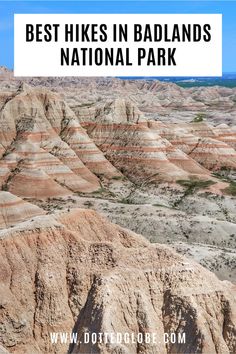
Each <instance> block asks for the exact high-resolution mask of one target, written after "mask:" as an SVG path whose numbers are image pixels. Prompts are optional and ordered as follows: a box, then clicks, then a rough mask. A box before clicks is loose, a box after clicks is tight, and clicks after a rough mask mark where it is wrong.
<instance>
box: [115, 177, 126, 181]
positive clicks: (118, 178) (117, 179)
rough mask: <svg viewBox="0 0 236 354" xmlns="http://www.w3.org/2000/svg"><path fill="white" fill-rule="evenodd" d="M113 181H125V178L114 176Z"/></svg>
mask: <svg viewBox="0 0 236 354" xmlns="http://www.w3.org/2000/svg"><path fill="white" fill-rule="evenodd" d="M112 179H114V180H115V181H122V180H124V179H125V177H124V176H113V177H112Z"/></svg>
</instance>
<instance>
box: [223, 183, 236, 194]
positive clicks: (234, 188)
mask: <svg viewBox="0 0 236 354" xmlns="http://www.w3.org/2000/svg"><path fill="white" fill-rule="evenodd" d="M224 192H226V193H227V194H230V195H233V196H236V182H234V181H232V182H230V184H229V186H228V187H227V188H225V189H224Z"/></svg>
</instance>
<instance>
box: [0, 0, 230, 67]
mask: <svg viewBox="0 0 236 354" xmlns="http://www.w3.org/2000/svg"><path fill="white" fill-rule="evenodd" d="M14 13H196V14H197V13H222V14H223V72H236V21H235V15H236V1H235V2H234V1H220V0H216V1H214V0H212V1H205V0H202V1H195V0H189V1H187V0H186V1H168V0H166V1H33V0H31V1H0V65H4V66H7V67H9V68H13V63H14V52H13V38H14V28H13V18H14Z"/></svg>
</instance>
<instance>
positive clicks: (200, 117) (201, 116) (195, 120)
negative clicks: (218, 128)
mask: <svg viewBox="0 0 236 354" xmlns="http://www.w3.org/2000/svg"><path fill="white" fill-rule="evenodd" d="M205 118H206V115H205V113H198V114H197V115H196V117H194V118H193V120H192V122H191V123H200V122H203V121H204V119H205Z"/></svg>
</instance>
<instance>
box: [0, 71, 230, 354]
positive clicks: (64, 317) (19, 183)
mask: <svg viewBox="0 0 236 354" xmlns="http://www.w3.org/2000/svg"><path fill="white" fill-rule="evenodd" d="M235 93H236V92H235V89H228V88H224V87H217V86H214V87H205V88H203V87H202V88H201V89H199V88H190V89H183V88H181V87H179V86H177V85H175V84H173V83H163V82H159V81H145V80H137V81H135V80H125V81H124V80H119V79H112V78H111V79H109V78H107V79H105V78H101V79H97V78H90V79H86V78H83V79H79V78H61V79H59V78H51V79H50V78H34V79H30V78H29V79H27V78H25V79H24V80H21V79H15V78H14V77H13V76H12V73H11V72H10V71H8V70H7V69H5V68H1V70H0V189H1V191H0V352H1V353H14V354H51V353H52V354H65V353H74V354H75V353H76V354H77V353H84V354H85V353H90V352H93V353H103V354H108V353H113V354H115V353H117V354H118V353H119V354H121V353H122V354H125V353H126V354H135V353H140V354H141V353H145V354H148V353H161V354H162V353H163V354H165V353H166V354H170V353H191V354H192V353H205V354H209V353H212V354H213V353H218V354H221V353H228V354H232V353H235V352H236V339H235V338H236V303H235V302H236V300H235V299H236V286H235V282H236V252H235V246H236V215H235V210H236V203H235V193H236V186H235V183H236V182H235V176H236V174H235V169H236V151H235V146H236V145H235V144H236V129H235V117H236V115H235V113H236V107H235ZM141 234H142V235H143V236H141ZM56 332H67V333H71V332H73V333H75V334H76V335H77V337H78V338H79V339H80V340H79V341H78V342H77V343H74V344H70V343H64V344H63V343H61V342H58V343H57V345H55V344H52V342H51V336H50V333H56ZM92 332H94V333H97V334H98V333H100V332H108V333H126V332H127V333H134V334H135V335H137V334H138V333H140V334H142V335H145V333H149V332H151V333H157V334H158V337H159V338H160V340H158V341H157V343H145V342H142V343H137V342H129V343H112V342H108V343H106V344H105V343H95V344H92V343H91V341H89V342H88V343H87V342H86V341H85V340H82V338H84V336H85V333H88V334H89V333H92ZM165 333H174V334H175V335H176V337H178V335H179V336H181V335H183V333H185V336H186V341H181V342H170V341H167V342H164V341H163V336H164V334H165Z"/></svg>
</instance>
